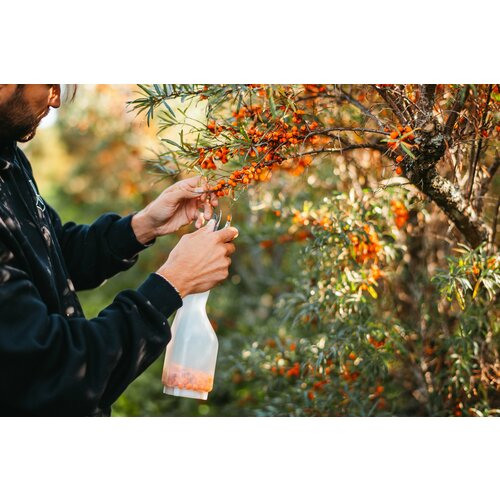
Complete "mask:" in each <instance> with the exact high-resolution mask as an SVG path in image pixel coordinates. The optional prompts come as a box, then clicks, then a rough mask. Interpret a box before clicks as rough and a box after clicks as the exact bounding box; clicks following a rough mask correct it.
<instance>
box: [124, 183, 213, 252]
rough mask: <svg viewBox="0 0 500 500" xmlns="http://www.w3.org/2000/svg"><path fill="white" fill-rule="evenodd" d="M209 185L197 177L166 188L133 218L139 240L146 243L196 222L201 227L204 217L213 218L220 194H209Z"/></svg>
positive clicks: (134, 228) (133, 227)
mask: <svg viewBox="0 0 500 500" xmlns="http://www.w3.org/2000/svg"><path fill="white" fill-rule="evenodd" d="M208 188H209V186H208V184H207V182H206V180H205V179H203V178H202V177H201V176H196V177H190V178H189V179H184V180H182V181H179V182H176V183H175V184H173V185H172V186H170V187H168V188H167V189H165V191H163V193H161V194H160V196H158V198H156V200H154V201H152V202H151V203H150V204H149V205H148V206H147V207H146V208H144V209H143V210H141V211H140V212H138V213H136V214H135V215H134V216H133V217H132V229H133V231H134V233H135V237H136V238H137V240H138V241H139V242H140V243H142V244H146V243H148V242H149V241H151V240H153V239H154V238H156V237H158V236H163V235H165V234H170V233H174V232H175V231H177V230H178V229H180V228H181V227H182V226H185V225H186V224H189V223H190V222H193V221H196V224H195V225H196V228H197V229H199V228H200V227H201V226H202V225H203V219H205V220H208V219H210V217H211V216H212V212H213V207H215V206H217V205H218V200H217V196H215V194H213V193H208V192H207V191H208ZM200 209H203V213H202V212H200Z"/></svg>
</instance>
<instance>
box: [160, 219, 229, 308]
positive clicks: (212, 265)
mask: <svg viewBox="0 0 500 500" xmlns="http://www.w3.org/2000/svg"><path fill="white" fill-rule="evenodd" d="M214 226H215V221H210V222H209V223H208V224H206V225H205V226H204V227H202V228H201V229H199V230H198V231H194V232H193V233H189V234H185V235H184V236H183V237H182V238H181V239H180V241H179V243H177V245H176V246H175V247H174V249H173V250H172V251H171V252H170V254H169V256H168V259H167V261H166V262H165V263H164V264H163V265H162V266H161V267H160V269H158V271H157V273H158V274H160V275H161V276H163V277H164V278H166V279H167V280H168V281H170V283H172V285H173V286H174V287H175V288H177V290H178V291H179V293H180V295H181V297H182V298H184V297H185V296H186V295H190V294H192V293H201V292H206V291H207V290H210V289H211V288H213V287H214V286H216V285H218V284H219V283H221V282H222V281H224V280H225V279H226V278H227V277H228V276H229V266H230V265H231V258H230V255H231V254H232V253H234V251H235V246H234V244H233V243H232V241H233V240H234V239H235V238H236V237H237V236H238V230H237V229H236V228H235V227H225V228H223V229H219V230H218V231H214Z"/></svg>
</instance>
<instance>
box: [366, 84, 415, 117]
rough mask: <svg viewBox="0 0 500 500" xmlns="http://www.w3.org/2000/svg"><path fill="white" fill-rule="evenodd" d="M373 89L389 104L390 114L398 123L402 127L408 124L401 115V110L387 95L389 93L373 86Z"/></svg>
mask: <svg viewBox="0 0 500 500" xmlns="http://www.w3.org/2000/svg"><path fill="white" fill-rule="evenodd" d="M373 87H374V89H375V90H376V91H377V92H378V94H380V96H381V97H382V99H384V101H385V102H386V103H387V104H389V106H390V107H391V109H392V112H393V113H394V114H395V115H396V116H397V118H398V120H399V122H400V123H401V124H402V125H406V124H407V123H408V119H407V118H406V117H405V116H404V115H403V111H402V109H401V108H400V107H399V106H398V103H397V101H395V100H394V99H393V98H392V97H391V96H390V94H389V92H388V91H387V90H386V89H381V88H379V87H377V86H376V85H374V86H373Z"/></svg>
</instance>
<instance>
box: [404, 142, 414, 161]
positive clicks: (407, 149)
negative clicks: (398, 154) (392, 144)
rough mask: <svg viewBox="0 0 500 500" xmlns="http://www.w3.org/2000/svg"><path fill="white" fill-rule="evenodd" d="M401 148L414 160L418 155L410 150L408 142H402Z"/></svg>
mask: <svg viewBox="0 0 500 500" xmlns="http://www.w3.org/2000/svg"><path fill="white" fill-rule="evenodd" d="M400 146H401V149H402V150H403V151H404V152H405V153H406V154H407V155H408V156H409V157H410V158H412V159H413V160H414V159H415V158H416V156H415V155H414V154H413V153H412V152H411V151H410V149H409V148H408V147H407V146H406V144H403V143H401V144H400Z"/></svg>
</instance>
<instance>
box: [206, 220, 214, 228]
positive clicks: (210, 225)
mask: <svg viewBox="0 0 500 500" xmlns="http://www.w3.org/2000/svg"><path fill="white" fill-rule="evenodd" d="M214 226H215V219H210V220H209V221H208V222H207V227H211V228H213V227H214Z"/></svg>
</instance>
